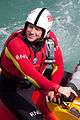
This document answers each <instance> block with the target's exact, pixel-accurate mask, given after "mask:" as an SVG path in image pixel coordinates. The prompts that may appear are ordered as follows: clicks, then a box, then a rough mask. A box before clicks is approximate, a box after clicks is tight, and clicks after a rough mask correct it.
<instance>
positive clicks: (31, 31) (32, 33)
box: [26, 23, 43, 42]
mask: <svg viewBox="0 0 80 120" xmlns="http://www.w3.org/2000/svg"><path fill="white" fill-rule="evenodd" d="M42 32H43V30H42V29H41V28H40V27H37V26H35V25H33V24H30V23H29V24H28V26H27V29H26V36H27V39H28V40H29V41H30V42H34V41H36V40H39V39H41V37H42Z"/></svg>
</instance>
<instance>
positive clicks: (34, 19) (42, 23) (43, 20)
mask: <svg viewBox="0 0 80 120" xmlns="http://www.w3.org/2000/svg"><path fill="white" fill-rule="evenodd" d="M26 22H29V23H32V24H34V25H36V26H38V27H41V28H43V29H44V30H45V34H44V37H46V35H47V33H48V32H49V31H50V29H51V27H52V23H53V17H52V15H51V13H50V12H49V11H48V10H47V9H46V8H36V9H34V10H32V11H31V13H30V14H29V15H28V17H27V20H26Z"/></svg>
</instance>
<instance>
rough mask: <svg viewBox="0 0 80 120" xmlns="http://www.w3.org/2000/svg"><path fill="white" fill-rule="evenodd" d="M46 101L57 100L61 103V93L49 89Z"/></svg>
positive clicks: (56, 101)
mask: <svg viewBox="0 0 80 120" xmlns="http://www.w3.org/2000/svg"><path fill="white" fill-rule="evenodd" d="M46 102H55V103H58V104H60V102H61V101H60V94H59V93H55V92H54V91H49V92H48V95H47V96H46Z"/></svg>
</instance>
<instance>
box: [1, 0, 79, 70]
mask: <svg viewBox="0 0 80 120" xmlns="http://www.w3.org/2000/svg"><path fill="white" fill-rule="evenodd" d="M36 7H47V8H48V9H50V11H51V12H52V14H53V16H54V23H53V27H52V30H53V31H54V33H55V34H56V36H57V38H58V41H59V43H60V46H61V49H62V53H63V58H64V65H65V70H66V71H70V72H71V71H73V69H74V67H75V65H76V64H77V63H78V61H79V60H80V0H0V51H1V50H2V47H3V43H4V41H5V40H6V39H7V38H8V36H9V35H10V34H11V33H12V32H13V31H15V30H17V29H19V28H21V27H23V26H24V23H25V20H26V17H27V14H28V13H29V11H31V10H32V9H34V8H36Z"/></svg>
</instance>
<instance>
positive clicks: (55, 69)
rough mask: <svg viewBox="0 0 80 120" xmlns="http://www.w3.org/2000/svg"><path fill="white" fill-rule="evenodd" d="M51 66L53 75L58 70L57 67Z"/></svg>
mask: <svg viewBox="0 0 80 120" xmlns="http://www.w3.org/2000/svg"><path fill="white" fill-rule="evenodd" d="M52 66H53V71H52V73H51V75H53V74H54V73H55V72H56V71H57V70H58V66H57V65H55V64H53V65H52Z"/></svg>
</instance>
